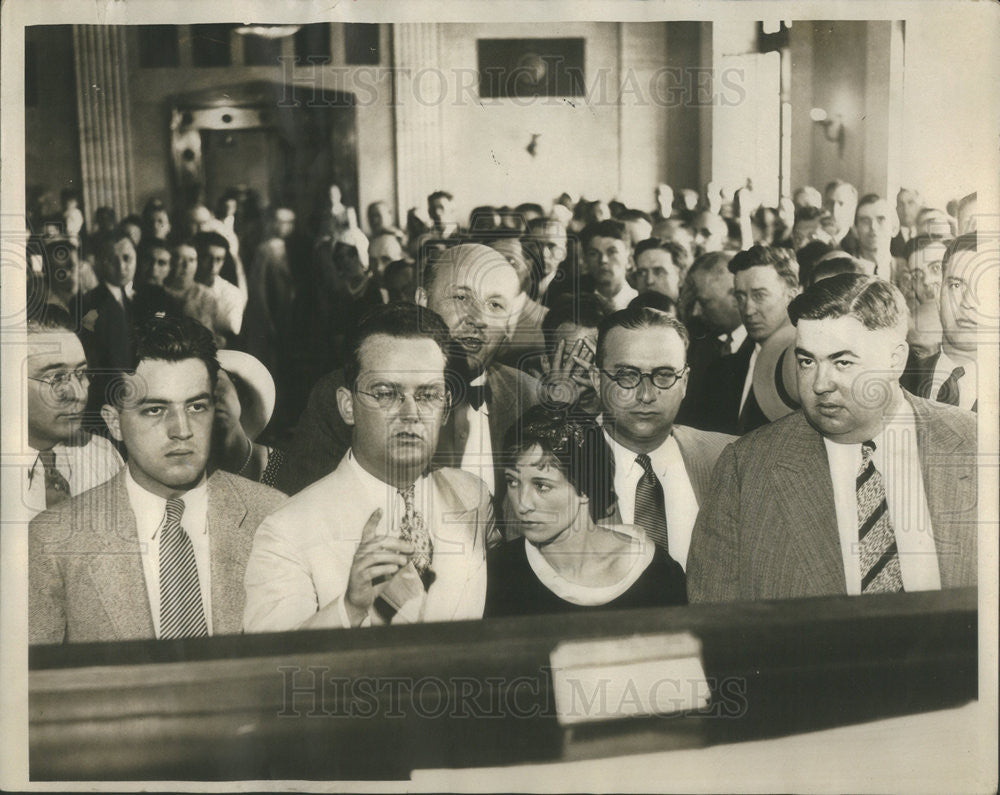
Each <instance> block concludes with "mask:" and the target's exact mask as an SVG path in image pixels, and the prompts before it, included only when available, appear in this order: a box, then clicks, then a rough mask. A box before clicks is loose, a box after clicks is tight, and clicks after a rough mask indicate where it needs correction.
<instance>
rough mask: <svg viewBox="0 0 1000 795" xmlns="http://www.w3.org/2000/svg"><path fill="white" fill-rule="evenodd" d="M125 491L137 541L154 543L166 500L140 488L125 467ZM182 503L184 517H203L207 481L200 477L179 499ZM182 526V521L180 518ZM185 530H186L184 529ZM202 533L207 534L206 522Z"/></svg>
mask: <svg viewBox="0 0 1000 795" xmlns="http://www.w3.org/2000/svg"><path fill="white" fill-rule="evenodd" d="M125 490H126V491H127V492H128V499H129V503H131V505H132V510H133V512H134V513H135V517H136V529H137V530H138V532H139V541H140V542H142V541H155V540H156V535H157V532H158V531H159V529H160V525H161V524H163V515H164V514H165V513H166V510H167V500H166V499H165V498H164V497H160V496H159V495H157V494H153V492H151V491H149V490H148V489H146V488H145V487H143V486H140V485H139V484H138V483H137V482H136V480H135V478H134V477H132V470H130V469H129V467H128V465H127V464H126V465H125ZM179 499H180V500H181V501H182V502H183V503H184V515H185V516H195V515H205V514H207V512H208V481H207V479H206V478H205V477H204V476H202V479H201V482H200V483H199V484H198V485H197V486H195V487H194V488H193V489H190V490H189V491H186V492H184V494H182V495H181V496H180V498H179ZM181 524H182V526H183V524H184V519H183V517H181ZM185 529H186V528H185ZM202 532H205V533H207V532H208V522H205V527H204V529H203V531H202Z"/></svg>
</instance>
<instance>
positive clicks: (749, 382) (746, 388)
mask: <svg viewBox="0 0 1000 795" xmlns="http://www.w3.org/2000/svg"><path fill="white" fill-rule="evenodd" d="M759 353H760V343H759V342H757V343H754V346H753V353H751V354H750V364H749V365H748V366H747V377H746V380H745V381H744V382H743V395H742V396H741V397H740V411H743V404H744V403H746V402H747V396H748V395H749V394H750V389H751V388H752V387H753V369H754V368H755V367H756V366H757V354H759Z"/></svg>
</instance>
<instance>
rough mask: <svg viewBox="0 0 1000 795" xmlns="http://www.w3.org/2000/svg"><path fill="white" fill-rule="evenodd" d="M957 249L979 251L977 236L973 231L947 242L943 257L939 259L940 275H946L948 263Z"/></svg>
mask: <svg viewBox="0 0 1000 795" xmlns="http://www.w3.org/2000/svg"><path fill="white" fill-rule="evenodd" d="M959 251H979V238H978V236H977V235H976V233H975V232H966V233H965V234H964V235H959V236H958V237H956V238H955V239H954V240H952V241H951V242H950V243H949V244H948V248H947V249H945V252H944V259H943V260H941V275H942V276H947V274H948V264H949V263H950V262H951V260H952V257H954V256H955V254H957V253H958V252H959Z"/></svg>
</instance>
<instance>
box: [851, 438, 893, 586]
mask: <svg viewBox="0 0 1000 795" xmlns="http://www.w3.org/2000/svg"><path fill="white" fill-rule="evenodd" d="M873 452H875V442H865V443H864V444H862V445H861V469H860V470H859V471H858V477H857V495H858V547H859V557H860V565H861V593H863V594H864V593H892V592H896V591H902V590H903V575H902V571H901V570H900V567H899V552H898V550H897V549H896V535H895V533H893V531H892V522H891V521H890V520H889V504H888V502H887V501H886V498H885V484H884V483H883V482H882V475H881V473H880V472H879V471H878V470H877V469H876V468H875V462H874V461H872V453H873Z"/></svg>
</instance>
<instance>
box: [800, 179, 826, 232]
mask: <svg viewBox="0 0 1000 795" xmlns="http://www.w3.org/2000/svg"><path fill="white" fill-rule="evenodd" d="M800 190H801V188H800ZM822 217H823V208H822V207H813V206H812V205H811V204H807V205H806V206H805V207H796V208H795V223H796V224H797V223H799V222H800V221H819V220H820V219H821V218H822Z"/></svg>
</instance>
